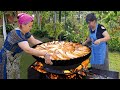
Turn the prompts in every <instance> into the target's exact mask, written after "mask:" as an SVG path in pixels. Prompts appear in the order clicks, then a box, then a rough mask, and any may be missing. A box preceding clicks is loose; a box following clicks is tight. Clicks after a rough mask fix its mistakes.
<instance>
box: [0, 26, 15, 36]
mask: <svg viewBox="0 0 120 90" xmlns="http://www.w3.org/2000/svg"><path fill="white" fill-rule="evenodd" d="M13 29H14V27H13V25H11V24H7V25H6V33H7V34H8V33H9V32H10V31H11V30H13ZM0 34H1V35H2V34H3V26H1V27H0Z"/></svg>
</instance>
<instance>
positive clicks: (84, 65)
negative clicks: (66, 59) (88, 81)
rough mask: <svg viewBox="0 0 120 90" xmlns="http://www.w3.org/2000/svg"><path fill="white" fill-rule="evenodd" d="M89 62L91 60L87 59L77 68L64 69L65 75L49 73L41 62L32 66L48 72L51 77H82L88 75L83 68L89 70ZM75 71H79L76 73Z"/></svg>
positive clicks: (42, 71)
mask: <svg viewBox="0 0 120 90" xmlns="http://www.w3.org/2000/svg"><path fill="white" fill-rule="evenodd" d="M89 62H90V60H89V59H86V60H85V61H83V62H82V63H81V65H79V66H78V67H77V68H75V69H71V70H64V71H63V72H64V74H63V75H59V74H54V73H48V72H47V71H45V70H44V69H43V64H42V63H41V62H35V64H34V66H31V67H32V68H34V69H35V70H37V71H38V72H41V73H46V75H47V76H48V77H49V78H50V79H82V76H86V74H85V72H84V70H83V69H86V70H87V66H88V64H89ZM75 72H77V73H75Z"/></svg>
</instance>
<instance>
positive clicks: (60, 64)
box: [32, 43, 91, 69]
mask: <svg viewBox="0 0 120 90" xmlns="http://www.w3.org/2000/svg"><path fill="white" fill-rule="evenodd" d="M41 44H42V43H40V44H37V45H41ZM37 45H34V46H33V47H32V48H35V47H37ZM88 48H89V47H88ZM89 49H90V48H89ZM90 55H91V52H90V53H88V54H87V55H85V56H83V57H79V58H75V59H70V60H52V62H53V65H48V64H45V59H43V58H40V57H37V56H34V55H32V56H33V57H34V58H35V59H36V60H37V61H38V62H41V63H43V64H44V66H46V67H49V68H56V69H72V68H76V67H77V66H79V65H80V64H81V63H82V62H83V61H84V60H86V59H88V58H89V57H90Z"/></svg>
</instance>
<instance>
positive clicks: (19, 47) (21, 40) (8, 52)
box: [0, 13, 52, 79]
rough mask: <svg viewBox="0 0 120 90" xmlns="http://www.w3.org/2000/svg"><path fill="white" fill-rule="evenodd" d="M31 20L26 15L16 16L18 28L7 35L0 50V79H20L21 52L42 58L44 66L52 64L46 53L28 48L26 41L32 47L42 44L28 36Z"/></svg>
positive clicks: (30, 17) (31, 18)
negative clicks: (43, 58)
mask: <svg viewBox="0 0 120 90" xmlns="http://www.w3.org/2000/svg"><path fill="white" fill-rule="evenodd" d="M33 20H34V19H33V17H32V16H30V15H28V14H25V13H21V14H19V15H18V25H19V28H16V29H14V30H12V31H10V32H9V33H8V35H7V37H6V40H5V42H4V45H3V46H2V49H1V50H0V79H20V57H21V54H22V52H23V51H25V52H26V53H28V54H31V55H35V56H38V57H39V56H44V57H45V62H46V64H52V62H51V59H50V55H49V54H48V53H47V52H43V51H38V50H35V49H33V48H31V47H30V46H29V43H28V41H29V42H30V43H31V44H33V45H36V44H38V43H42V42H41V41H39V40H37V39H35V38H34V37H33V36H32V35H31V34H30V30H31V28H32V25H33ZM28 62H29V60H28Z"/></svg>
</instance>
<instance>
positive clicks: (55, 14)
mask: <svg viewBox="0 0 120 90" xmlns="http://www.w3.org/2000/svg"><path fill="white" fill-rule="evenodd" d="M56 16H57V11H54V37H55V38H54V39H56V19H57V17H56Z"/></svg>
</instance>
